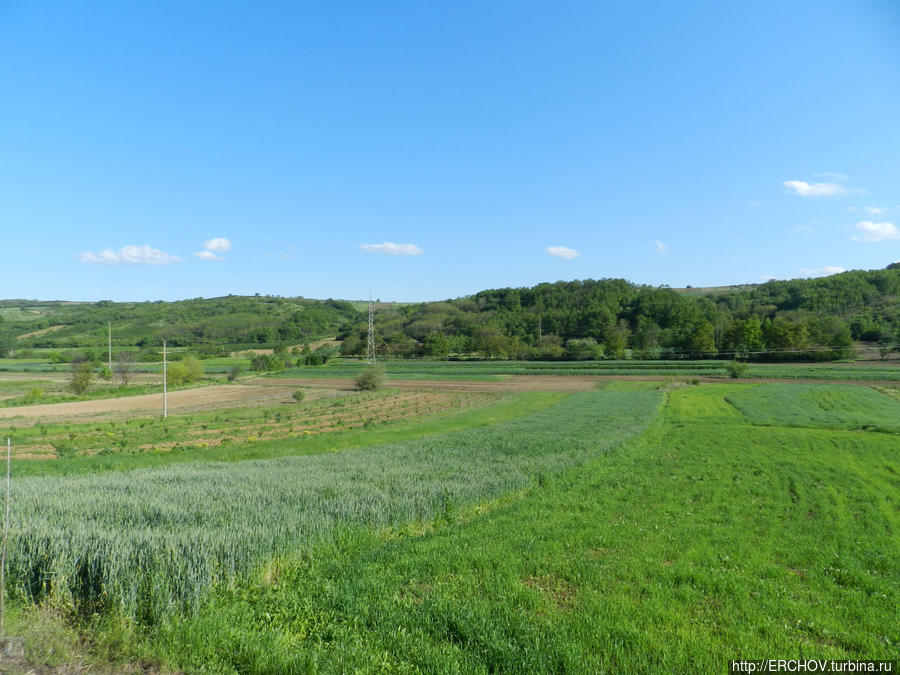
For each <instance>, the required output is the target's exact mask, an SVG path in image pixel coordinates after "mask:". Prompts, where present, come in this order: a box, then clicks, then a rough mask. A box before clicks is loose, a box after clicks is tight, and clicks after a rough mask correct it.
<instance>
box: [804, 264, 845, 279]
mask: <svg viewBox="0 0 900 675" xmlns="http://www.w3.org/2000/svg"><path fill="white" fill-rule="evenodd" d="M846 271H847V270H845V269H844V268H843V267H838V266H837V265H825V267H816V268H809V267H801V268H800V269H799V270H797V274H798V275H800V276H801V277H829V276H831V275H832V274H840V273H841V272H846Z"/></svg>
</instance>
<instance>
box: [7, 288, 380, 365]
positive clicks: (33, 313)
mask: <svg viewBox="0 0 900 675" xmlns="http://www.w3.org/2000/svg"><path fill="white" fill-rule="evenodd" d="M361 319H363V320H364V317H363V316H362V315H361V314H360V313H359V311H357V310H356V309H355V308H354V306H353V305H352V304H351V303H349V302H345V301H341V300H324V301H320V300H307V299H304V298H281V297H271V296H253V297H246V296H236V295H235V296H232V295H229V296H227V297H221V298H208V299H203V298H198V299H194V300H181V301H178V302H162V301H159V302H134V303H124V302H109V301H101V302H95V303H77V302H34V301H25V300H2V301H0V352H2V353H3V354H5V353H8V351H9V349H16V348H41V347H49V348H54V349H67V348H85V347H97V346H105V345H106V341H107V326H108V325H109V324H111V327H112V337H113V340H114V342H115V344H116V345H117V346H137V347H141V346H145V345H147V346H149V345H158V344H160V342H161V341H162V339H164V338H165V339H166V340H167V341H168V343H169V344H170V345H171V346H174V347H178V346H184V347H191V348H193V349H194V350H197V351H200V352H201V353H202V352H204V351H207V352H212V351H216V350H218V351H222V348H223V347H231V348H236V347H248V346H271V345H273V344H278V343H281V342H292V343H297V342H298V341H301V340H303V339H307V338H313V337H319V336H326V335H335V334H336V333H338V332H339V331H340V330H341V329H342V328H345V327H346V326H347V325H352V324H355V323H358V322H359V321H360V320H361Z"/></svg>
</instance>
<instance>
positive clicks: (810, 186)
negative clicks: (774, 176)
mask: <svg viewBox="0 0 900 675" xmlns="http://www.w3.org/2000/svg"><path fill="white" fill-rule="evenodd" d="M784 189H785V191H786V192H787V193H788V194H795V195H800V196H801V197H838V196H840V195H845V194H847V188H845V187H844V186H843V185H838V184H837V183H807V182H806V181H802V180H786V181H784Z"/></svg>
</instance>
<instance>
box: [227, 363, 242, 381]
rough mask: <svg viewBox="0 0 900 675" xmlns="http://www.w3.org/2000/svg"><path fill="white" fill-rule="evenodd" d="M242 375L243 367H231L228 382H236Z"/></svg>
mask: <svg viewBox="0 0 900 675" xmlns="http://www.w3.org/2000/svg"><path fill="white" fill-rule="evenodd" d="M240 374H241V367H240V366H239V365H237V364H235V365H233V366H231V370H229V371H228V381H229V382H234V381H235V380H236V379H238V377H239V376H240Z"/></svg>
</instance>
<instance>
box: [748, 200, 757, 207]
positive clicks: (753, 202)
mask: <svg viewBox="0 0 900 675" xmlns="http://www.w3.org/2000/svg"><path fill="white" fill-rule="evenodd" d="M747 206H749V207H750V208H751V209H755V208H756V207H758V206H759V202H758V201H756V200H755V199H751V200H750V201H749V202H747Z"/></svg>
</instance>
